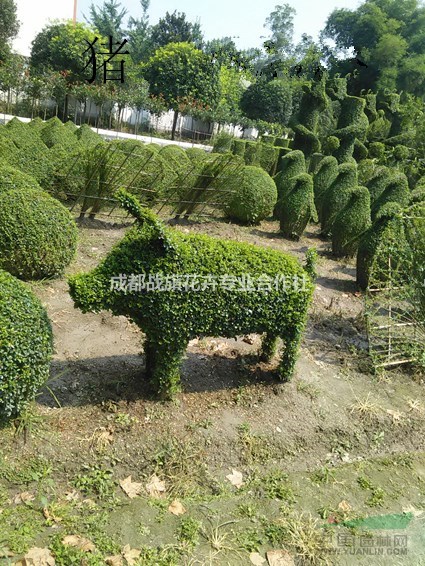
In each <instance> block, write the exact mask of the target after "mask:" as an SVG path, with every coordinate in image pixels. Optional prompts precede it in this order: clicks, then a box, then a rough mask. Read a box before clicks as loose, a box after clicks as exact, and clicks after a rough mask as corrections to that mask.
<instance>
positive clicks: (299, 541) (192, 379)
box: [0, 219, 425, 566]
mask: <svg viewBox="0 0 425 566" xmlns="http://www.w3.org/2000/svg"><path fill="white" fill-rule="evenodd" d="M176 229H177V230H179V231H182V232H184V233H205V234H209V235H213V236H219V237H220V238H226V239H230V240H235V241H246V242H250V243H255V244H259V245H261V246H263V247H265V248H269V247H270V248H273V249H276V250H280V251H288V252H290V253H292V254H294V255H295V256H296V257H297V258H298V259H300V260H303V258H304V255H305V252H306V251H307V249H308V248H311V247H313V246H314V247H316V248H317V250H318V253H319V261H318V265H317V270H318V278H317V281H316V287H315V291H314V298H313V303H312V305H311V307H310V316H309V321H308V326H307V329H306V332H305V335H304V337H303V341H302V347H301V353H300V357H299V359H298V361H297V364H296V369H295V375H294V377H293V379H292V380H291V381H290V382H288V383H279V381H278V379H276V375H275V372H274V370H275V369H276V365H277V359H276V358H274V359H273V360H272V361H271V362H270V363H264V362H260V361H259V358H258V356H257V350H258V348H259V346H260V342H259V337H258V336H255V335H248V336H245V337H241V338H240V339H238V340H236V341H235V340H230V339H220V338H210V339H201V340H193V341H191V343H190V345H189V348H188V350H187V353H186V357H185V360H184V363H183V368H182V388H183V391H182V393H180V394H178V395H177V396H176V398H175V400H174V401H170V402H161V401H159V400H157V399H155V398H154V397H152V396H151V394H150V392H149V391H148V389H147V384H146V380H145V379H144V372H145V366H144V361H145V360H144V353H143V349H142V338H143V336H142V334H141V331H140V330H139V328H138V327H137V326H135V325H133V324H131V323H129V322H128V320H127V319H126V318H125V317H113V316H112V315H111V314H109V313H107V312H102V313H101V314H82V313H81V311H79V310H77V309H75V308H74V305H73V301H72V299H71V297H70V295H69V292H68V284H67V282H66V279H65V276H68V275H70V274H74V273H77V272H81V271H89V270H90V269H92V268H94V267H95V266H96V265H97V264H98V263H99V260H100V259H102V258H103V257H105V256H106V254H107V253H108V252H109V250H110V249H111V247H112V246H113V244H115V243H116V242H118V241H119V240H120V239H121V238H122V237H123V235H124V234H125V232H126V231H127V230H128V225H116V224H111V223H107V222H106V221H102V220H99V219H95V220H89V219H84V220H82V221H80V223H79V225H78V232H79V244H78V252H77V257H76V259H75V260H74V261H73V262H72V263H71V264H70V266H69V267H68V268H67V269H66V272H65V276H62V277H61V278H59V279H54V280H51V279H50V280H49V279H48V280H44V281H43V280H42V281H38V282H32V283H30V284H29V285H30V287H31V288H32V290H33V291H34V293H35V294H36V295H37V296H38V297H39V298H40V299H41V301H42V303H43V304H44V305H45V307H46V309H47V312H48V315H49V318H50V320H51V321H52V326H53V332H54V344H55V352H54V357H53V365H52V370H51V378H50V380H49V381H48V382H47V385H46V386H45V387H44V388H42V389H41V391H40V392H39V394H38V395H37V397H36V401H35V402H34V404H33V405H31V406H30V408H29V409H27V410H26V411H25V412H24V413H23V414H22V415H21V416H20V417H19V418H17V419H16V420H14V421H12V423H10V424H9V425H8V426H7V427H6V428H3V429H2V430H1V432H0V563H1V564H15V563H19V564H50V562H49V559H50V558H49V557H51V553H53V554H54V557H55V561H56V564H63V565H69V564H87V565H98V564H99V565H100V564H105V563H106V564H113V565H118V564H143V565H152V566H153V565H155V566H156V565H162V564H163V565H172V564H176V565H177V564H185V565H195V564H200V565H201V564H205V565H207V564H219V565H226V564H231V565H233V564H235V565H236V564H241V565H246V564H265V563H266V562H265V560H266V553H268V554H267V558H268V563H269V564H288V565H289V564H341V565H342V564H377V565H378V564H415V565H418V564H425V538H424V531H423V520H424V517H425V515H424V512H425V448H424V441H423V439H424V436H425V395H424V389H423V386H424V384H423V378H424V376H423V374H422V375H421V374H420V373H419V372H416V373H415V372H414V371H413V370H412V371H409V370H406V369H405V370H404V371H403V372H401V371H400V370H397V369H394V370H392V371H387V372H385V373H378V374H376V373H373V372H372V368H371V362H370V358H369V356H368V354H367V339H366V332H365V326H364V319H363V315H362V312H363V296H362V295H361V294H360V293H359V292H358V287H357V285H356V273H355V261H354V260H352V259H347V260H341V259H335V258H333V257H332V255H331V254H330V242H326V241H323V239H320V238H319V227H318V226H317V225H310V226H309V227H308V228H307V230H306V232H305V233H304V235H303V236H302V237H301V239H300V240H298V241H292V240H288V239H284V238H283V237H282V235H281V234H280V233H279V231H278V225H277V224H276V222H271V221H267V220H265V221H262V222H261V223H259V224H258V225H256V226H255V227H252V226H241V225H238V224H230V223H229V222H228V221H225V220H222V221H219V220H212V219H210V220H207V221H203V222H194V221H186V222H183V221H180V222H178V223H177V224H176ZM158 324H161V322H160V321H159V322H158ZM371 517H375V520H372V519H370V518H371ZM34 547H36V548H38V549H41V550H38V551H31V552H33V553H35V555H37V553H39V560H41V559H40V556H42V557H44V558H43V560H44V562H43V561H41V562H40V561H39V562H37V561H33V562H32V561H30V559H29V558H28V554H27V558H26V559H25V560H26V561H25V560H24V561H21V562H19V560H22V557H23V555H25V554H26V553H28V550H29V549H31V548H34ZM273 550H274V551H276V553H275V554H273V553H271V551H273ZM279 560H280V561H279Z"/></svg>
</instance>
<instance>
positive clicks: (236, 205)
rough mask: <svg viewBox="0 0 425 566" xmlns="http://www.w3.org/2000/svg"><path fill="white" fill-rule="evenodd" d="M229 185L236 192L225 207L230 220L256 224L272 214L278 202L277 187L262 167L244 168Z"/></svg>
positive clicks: (230, 196)
mask: <svg viewBox="0 0 425 566" xmlns="http://www.w3.org/2000/svg"><path fill="white" fill-rule="evenodd" d="M229 185H231V186H232V189H233V191H234V192H233V194H231V195H229V201H228V202H227V203H226V204H225V205H224V211H225V213H226V215H227V216H228V217H229V218H234V219H236V220H239V221H240V222H245V223H248V224H255V223H258V222H260V221H261V220H263V219H264V218H267V216H269V215H270V214H271V213H272V211H273V207H274V205H275V204H276V201H277V190H276V185H275V183H274V181H273V179H272V178H271V177H270V176H269V175H268V174H267V173H266V172H265V171H263V170H262V169H261V168H260V167H252V166H249V165H248V166H246V167H244V168H243V169H242V170H241V172H240V173H239V174H237V175H236V176H235V178H234V179H233V181H232V182H231V183H229Z"/></svg>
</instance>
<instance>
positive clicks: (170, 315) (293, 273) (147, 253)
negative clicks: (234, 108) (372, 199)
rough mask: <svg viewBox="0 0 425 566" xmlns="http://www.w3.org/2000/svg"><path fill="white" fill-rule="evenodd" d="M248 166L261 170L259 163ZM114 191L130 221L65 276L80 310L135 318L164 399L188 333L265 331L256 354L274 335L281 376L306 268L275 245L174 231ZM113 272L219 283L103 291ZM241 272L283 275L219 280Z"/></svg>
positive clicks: (290, 352)
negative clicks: (249, 287) (86, 268)
mask: <svg viewBox="0 0 425 566" xmlns="http://www.w3.org/2000/svg"><path fill="white" fill-rule="evenodd" d="M248 170H249V171H250V172H253V173H254V174H255V175H258V176H261V177H264V176H265V175H266V173H265V172H264V171H263V170H262V169H258V170H254V169H253V168H247V171H248ZM118 196H119V198H120V200H121V201H122V202H123V205H124V207H125V208H126V209H127V210H128V211H130V212H131V213H132V214H133V215H134V216H136V218H137V223H136V225H135V226H134V227H133V228H131V229H130V230H129V231H128V232H127V234H126V235H125V237H124V238H123V240H122V241H121V242H120V243H119V244H118V245H116V246H115V247H114V248H113V250H112V251H111V252H110V253H109V254H108V256H107V257H106V258H105V259H104V260H103V261H102V262H101V263H100V264H99V265H98V266H97V267H96V268H95V269H94V270H93V271H91V272H90V273H88V274H81V275H76V276H73V277H71V278H70V279H69V286H70V293H71V296H72V298H73V299H74V302H75V306H76V307H78V308H80V309H81V310H82V311H83V312H100V311H101V310H104V309H107V310H110V311H111V312H112V313H113V314H115V315H125V316H127V317H129V318H130V319H131V320H132V321H133V322H135V323H136V324H138V326H139V327H140V328H141V329H142V330H143V332H144V333H145V334H146V342H145V347H144V349H145V354H146V373H147V378H148V379H149V380H150V383H151V385H152V386H153V387H154V388H155V389H156V391H158V392H159V393H160V394H162V395H163V396H164V397H165V396H166V397H170V396H172V395H173V394H174V393H176V391H178V390H179V378H180V376H179V373H180V372H179V369H180V363H181V359H182V356H183V354H184V352H185V350H186V347H187V345H188V342H189V341H190V340H191V339H192V338H194V337H202V336H224V337H235V336H238V335H244V334H248V333H251V332H255V333H258V334H263V333H265V337H264V339H263V354H264V355H265V356H267V357H269V356H270V354H271V352H272V351H273V349H274V346H275V344H276V339H277V337H281V338H282V339H283V340H284V341H285V349H284V353H283V357H282V359H281V362H280V366H279V375H280V378H281V379H282V380H288V379H290V377H291V376H292V374H293V370H294V366H295V362H296V358H297V354H298V347H299V342H300V339H301V336H302V333H303V330H304V327H305V322H306V317H307V309H308V306H309V304H310V301H311V296H312V291H313V284H312V282H311V280H310V278H309V273H311V271H312V266H310V267H309V271H308V272H307V271H305V270H304V269H303V268H302V267H301V266H300V265H299V264H298V262H297V261H296V259H295V258H293V257H291V256H289V255H286V254H283V253H280V252H278V251H276V250H272V249H264V248H260V247H256V246H253V245H252V244H246V243H239V242H230V241H224V240H219V239H214V238H211V237H209V236H206V235H197V234H184V233H181V232H179V231H178V230H174V229H172V228H169V227H166V226H165V225H164V224H162V223H161V222H160V221H159V219H158V217H157V216H156V215H154V214H153V213H152V212H151V211H149V210H146V209H143V208H142V207H141V206H140V205H139V204H138V202H137V200H136V199H134V198H132V197H131V196H130V195H128V193H125V192H123V191H121V192H120V193H119V195H118ZM118 274H127V275H128V276H130V274H141V275H148V274H152V275H154V274H163V275H164V279H165V276H166V275H170V276H172V275H173V274H181V275H183V276H184V275H188V276H189V277H190V275H197V276H199V277H203V278H208V277H212V278H217V279H218V281H219V283H218V285H207V287H206V288H204V289H205V290H202V287H200V285H202V284H203V282H201V283H199V284H197V283H196V281H193V280H191V281H192V283H194V284H196V285H197V287H196V288H197V289H198V290H197V291H193V292H190V291H187V292H184V291H183V290H182V291H176V290H169V291H166V292H164V291H146V292H139V291H138V292H135V293H132V292H129V293H125V294H124V293H120V292H117V291H111V278H112V277H116V276H117V275H118ZM244 275H245V277H246V276H247V275H249V276H250V277H251V278H253V279H254V281H255V282H256V283H257V281H259V280H260V279H259V278H263V280H264V278H266V280H267V278H272V280H273V279H274V278H276V277H279V278H282V277H284V278H285V286H283V285H281V286H280V287H279V285H278V286H277V288H276V287H272V288H271V289H270V290H267V291H266V292H259V291H258V290H257V289H255V287H254V289H255V292H240V291H238V289H240V286H239V285H238V284H237V283H236V285H235V286H234V287H233V289H232V287H230V289H229V286H227V288H226V287H224V286H223V284H220V278H223V277H225V276H230V277H236V278H239V277H240V278H242V277H243V276H244ZM217 279H214V280H215V281H216V280H217ZM302 280H304V284H303V282H302ZM203 281H204V280H203ZM189 285H190V283H189ZM266 288H267V287H266Z"/></svg>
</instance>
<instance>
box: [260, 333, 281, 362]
mask: <svg viewBox="0 0 425 566" xmlns="http://www.w3.org/2000/svg"><path fill="white" fill-rule="evenodd" d="M276 350H277V336H275V335H274V334H269V333H267V334H266V335H265V336H264V337H263V341H262V344H261V352H260V358H261V360H262V361H263V362H269V361H270V360H271V359H272V357H273V356H274V355H275V353H276Z"/></svg>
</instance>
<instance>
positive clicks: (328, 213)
mask: <svg viewBox="0 0 425 566" xmlns="http://www.w3.org/2000/svg"><path fill="white" fill-rule="evenodd" d="M357 184H358V182H357V166H356V165H354V164H353V163H342V164H341V165H339V168H338V175H337V177H336V179H335V180H334V182H333V183H332V184H331V185H330V187H329V188H328V190H327V191H326V192H325V194H324V196H323V202H322V209H321V210H322V213H321V216H322V219H321V225H322V228H321V233H322V235H323V236H329V235H330V234H331V233H332V225H333V223H334V221H335V218H336V216H337V215H338V214H339V213H340V212H341V211H342V209H343V208H344V207H345V206H347V204H348V202H349V200H350V198H351V193H352V191H353V189H355V188H356V187H357Z"/></svg>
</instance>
